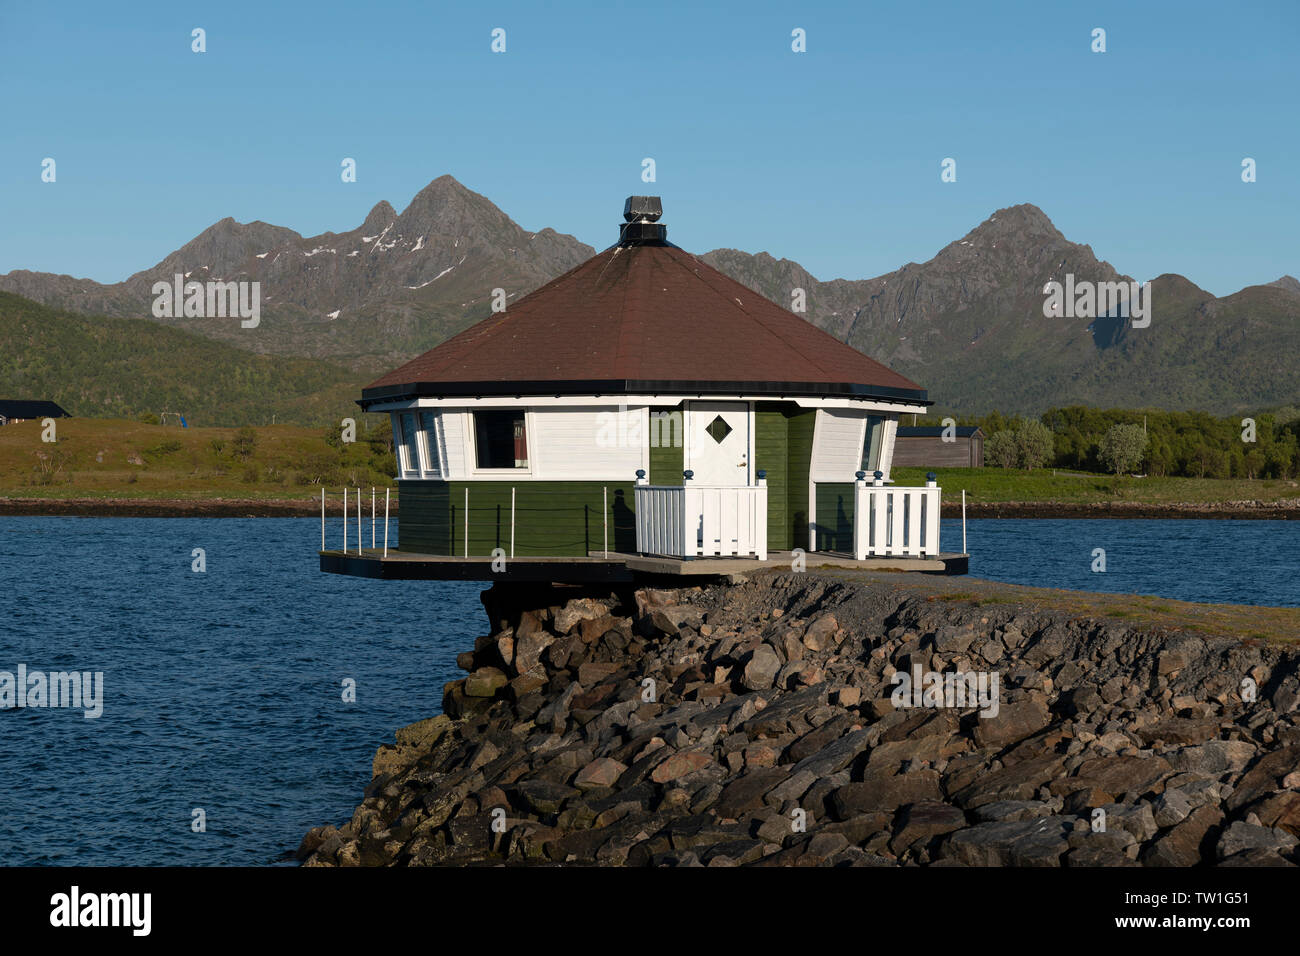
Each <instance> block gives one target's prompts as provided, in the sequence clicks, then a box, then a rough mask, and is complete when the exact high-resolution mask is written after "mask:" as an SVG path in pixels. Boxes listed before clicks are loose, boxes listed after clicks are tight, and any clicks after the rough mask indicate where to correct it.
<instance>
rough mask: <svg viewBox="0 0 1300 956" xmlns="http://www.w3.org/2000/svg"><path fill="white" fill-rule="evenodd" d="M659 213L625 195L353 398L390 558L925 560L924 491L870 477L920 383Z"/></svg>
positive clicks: (914, 405) (922, 397)
mask: <svg viewBox="0 0 1300 956" xmlns="http://www.w3.org/2000/svg"><path fill="white" fill-rule="evenodd" d="M660 210H661V206H660V202H659V199H658V197H631V198H629V199H628V200H627V203H626V205H625V208H624V222H623V223H622V224H620V226H619V235H618V242H617V243H615V244H614V245H612V246H610V247H609V248H608V249H606V250H604V251H603V252H601V253H599V254H598V255H596V256H594V257H592V258H591V259H589V260H587V261H586V262H584V263H583V264H581V265H579V266H577V267H576V268H574V269H572V270H570V271H569V272H567V273H565V274H564V275H562V276H560V277H559V278H557V279H555V280H553V281H551V282H549V283H548V284H546V285H544V286H542V287H541V288H539V289H537V290H536V291H534V292H532V293H531V294H529V295H527V296H524V297H523V298H522V299H520V300H519V301H518V302H515V303H512V304H509V305H508V306H507V307H505V308H504V309H503V310H502V311H499V312H497V313H495V314H493V315H492V316H491V317H490V318H487V319H485V320H483V321H482V322H479V323H478V324H476V325H474V326H472V327H470V328H468V329H466V330H465V331H463V332H461V333H460V334H458V335H456V336H454V337H452V338H450V339H448V340H447V341H445V342H443V343H442V344H440V345H438V346H437V347H436V348H433V349H431V350H430V351H428V352H426V353H424V354H423V355H421V356H419V357H418V358H415V359H412V360H411V361H410V362H407V363H406V364H405V365H403V366H401V367H400V368H397V369H394V370H393V371H392V372H390V373H388V374H387V375H385V376H383V377H382V378H380V379H379V380H378V381H376V382H374V383H372V384H371V385H370V386H368V387H367V388H366V389H365V390H364V392H363V394H362V398H361V400H360V402H359V404H360V405H361V406H362V407H363V408H364V409H365V410H366V411H368V412H387V413H389V414H390V415H391V416H392V425H393V437H394V443H395V446H396V449H397V460H398V469H399V472H398V486H399V497H400V513H399V517H398V526H399V532H398V537H399V541H400V552H399V553H400V554H401V555H404V556H408V557H410V556H416V555H422V556H428V557H429V558H430V559H431V560H432V559H435V558H438V557H442V558H447V559H451V558H459V559H463V560H466V561H470V562H475V563H476V565H482V563H483V560H484V559H486V558H488V557H490V556H492V555H494V554H495V555H497V556H504V557H507V558H514V559H543V560H545V559H559V558H572V559H578V560H582V559H593V560H594V559H597V558H604V559H605V560H610V556H611V555H612V556H614V559H615V560H623V559H625V560H629V561H630V560H632V559H634V558H647V557H656V556H657V557H660V558H666V559H678V560H681V561H686V560H692V559H701V558H708V557H713V558H723V557H725V558H733V559H748V560H757V561H762V560H768V559H769V552H789V551H792V550H793V549H804V550H805V551H820V552H834V553H838V554H841V555H845V556H848V557H861V558H869V557H871V556H873V555H886V554H893V555H911V556H914V557H930V558H934V557H935V556H937V553H938V507H939V498H938V489H937V488H936V487H933V482H931V483H930V487H928V488H924V489H920V488H918V489H910V491H912V492H916V493H917V494H916V495H914V496H912V497H907V496H905V495H904V494H903V492H904V491H906V489H898V488H896V487H895V486H892V485H891V484H890V478H889V473H890V460H891V458H892V453H893V447H894V437H895V433H896V429H897V425H898V420H899V416H900V415H901V414H909V413H916V412H922V413H923V412H924V410H925V408H926V407H927V406H928V405H929V404H930V403H929V402H928V401H927V399H926V393H925V391H924V389H922V388H921V387H920V386H918V385H917V384H916V383H914V382H912V381H910V380H908V379H907V378H905V377H903V376H902V375H900V374H898V373H897V372H894V371H892V370H890V369H888V368H886V367H885V366H884V365H881V364H880V363H879V362H876V361H874V360H872V359H870V358H868V357H867V356H865V355H863V354H862V353H860V352H858V351H856V350H855V349H853V348H851V347H849V346H848V345H845V344H844V343H843V342H840V341H839V340H838V339H836V338H834V337H833V336H831V335H829V334H827V333H826V332H823V331H822V330H821V329H819V328H817V327H816V326H814V325H812V324H810V323H809V322H807V321H805V320H804V319H803V318H801V317H800V316H798V315H796V314H794V313H792V312H790V311H787V310H786V309H783V308H781V307H780V306H778V305H776V304H774V303H773V302H771V301H770V300H768V299H766V298H764V297H763V296H761V295H759V294H758V293H756V292H754V291H752V290H751V289H748V288H746V287H745V286H743V285H741V284H740V283H738V282H736V281H735V280H733V279H730V278H728V277H727V276H725V275H723V274H722V273H721V272H719V271H717V270H716V269H714V268H712V267H710V266H708V265H706V264H705V263H704V262H702V261H701V260H700V259H698V258H696V257H695V256H694V255H692V254H691V253H689V252H686V251H684V250H682V249H680V248H679V247H677V246H675V245H673V244H672V243H670V242H669V241H668V238H667V230H666V227H665V226H664V224H663V223H661V222H660V221H659V218H660ZM444 563H445V562H444ZM331 569H332V570H340V569H341V567H339V566H335V567H333V568H331ZM348 573H363V572H360V571H356V570H355V569H354V570H353V571H349V572H348ZM429 576H437V575H429ZM446 576H455V575H452V574H450V573H449V574H448V575H446ZM461 576H473V575H469V574H462V575H461ZM483 576H487V575H483Z"/></svg>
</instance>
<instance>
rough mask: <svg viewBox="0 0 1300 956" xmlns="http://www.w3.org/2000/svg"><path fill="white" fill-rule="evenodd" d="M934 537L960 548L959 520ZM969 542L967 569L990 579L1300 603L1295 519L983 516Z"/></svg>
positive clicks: (971, 524) (970, 530) (970, 526)
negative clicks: (1100, 560) (1101, 556)
mask: <svg viewBox="0 0 1300 956" xmlns="http://www.w3.org/2000/svg"><path fill="white" fill-rule="evenodd" d="M940 536H941V543H940V548H941V549H942V550H944V551H960V550H961V521H960V520H953V521H949V520H945V521H944V522H943V523H942V525H941V526H940ZM966 542H967V548H968V550H969V552H970V556H971V559H970V573H971V575H972V576H974V577H980V578H990V579H992V580H994V581H1006V582H1009V583H1011V584H1032V585H1039V586H1043V587H1053V588H1073V589H1076V590H1082V591H1105V592H1114V593H1119V594H1155V595H1159V596H1160V597H1167V598H1175V599H1177V600H1180V601H1206V602H1211V603H1215V604H1262V605H1274V606H1284V607H1300V521H1213V520H1167V519H1160V520H1151V521H1140V520H1133V519H1088V520H1081V521H1075V520H1056V519H1042V520H1037V519H1006V518H988V519H980V520H978V521H967V523H966ZM1097 548H1101V549H1102V550H1104V551H1105V553H1106V554H1105V557H1106V565H1105V567H1106V570H1105V572H1099V571H1093V570H1092V568H1093V563H1094V561H1095V558H1094V556H1093V551H1094V550H1095V549H1097Z"/></svg>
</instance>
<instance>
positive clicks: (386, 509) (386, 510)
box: [384, 488, 393, 557]
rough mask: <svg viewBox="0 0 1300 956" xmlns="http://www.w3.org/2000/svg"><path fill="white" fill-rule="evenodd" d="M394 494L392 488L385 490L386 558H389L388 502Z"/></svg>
mask: <svg viewBox="0 0 1300 956" xmlns="http://www.w3.org/2000/svg"><path fill="white" fill-rule="evenodd" d="M392 493H393V489H392V488H385V489H384V557H388V501H389V499H390V498H391V497H392Z"/></svg>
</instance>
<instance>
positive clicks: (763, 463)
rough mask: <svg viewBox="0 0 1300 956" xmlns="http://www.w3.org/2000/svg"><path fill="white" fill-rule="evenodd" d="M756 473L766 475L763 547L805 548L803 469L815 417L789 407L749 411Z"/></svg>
mask: <svg viewBox="0 0 1300 956" xmlns="http://www.w3.org/2000/svg"><path fill="white" fill-rule="evenodd" d="M754 419H755V423H754V466H755V471H756V472H757V470H758V469H763V470H764V471H766V472H767V546H768V548H769V549H770V550H772V551H789V550H790V549H791V548H807V547H808V468H809V466H810V463H811V460H812V435H813V422H814V421H815V420H816V412H815V411H813V410H811V409H802V408H799V407H798V406H797V405H794V404H792V403H790V402H759V403H757V404H756V405H755V408H754Z"/></svg>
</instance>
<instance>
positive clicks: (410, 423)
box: [393, 412, 420, 478]
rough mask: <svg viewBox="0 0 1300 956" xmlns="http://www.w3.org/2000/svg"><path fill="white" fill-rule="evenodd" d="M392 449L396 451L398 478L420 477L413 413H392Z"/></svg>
mask: <svg viewBox="0 0 1300 956" xmlns="http://www.w3.org/2000/svg"><path fill="white" fill-rule="evenodd" d="M393 447H394V448H395V449H396V451H397V475H398V477H399V478H418V477H420V460H419V456H418V452H417V450H416V429H415V413H414V412H394V413H393Z"/></svg>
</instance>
